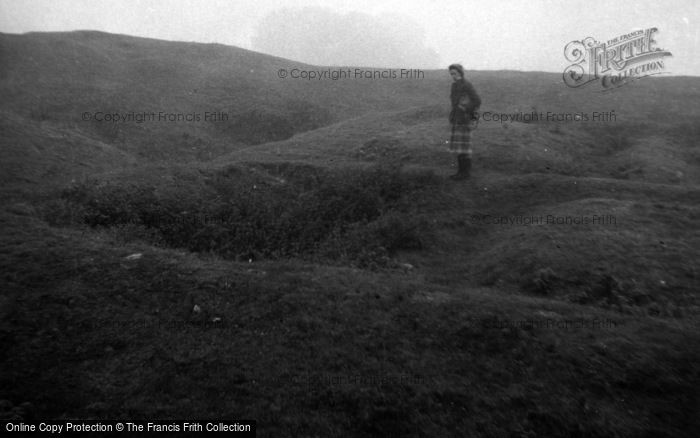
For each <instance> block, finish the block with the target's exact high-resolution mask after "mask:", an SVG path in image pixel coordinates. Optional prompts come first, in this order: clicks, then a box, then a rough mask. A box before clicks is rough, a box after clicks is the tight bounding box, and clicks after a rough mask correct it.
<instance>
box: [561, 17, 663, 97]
mask: <svg viewBox="0 0 700 438" xmlns="http://www.w3.org/2000/svg"><path fill="white" fill-rule="evenodd" d="M657 31H658V29H657V28H655V27H652V28H649V29H643V30H636V31H634V32H630V33H628V34H624V35H620V36H618V37H616V38H613V39H611V40H608V41H606V42H599V41H596V40H595V39H594V38H592V37H588V38H585V39H583V40H580V41H578V40H577V41H571V42H570V43H569V44H567V45H566V47H565V48H564V56H565V57H566V60H567V61H568V62H571V63H572V64H571V65H569V66H568V67H566V70H564V75H563V76H564V83H566V85H568V86H569V87H573V88H577V87H581V86H583V85H587V84H590V83H593V82H600V84H601V86H602V87H603V89H604V90H610V89H614V88H617V87H620V86H622V85H624V84H626V83H628V82H630V81H633V80H636V79H640V78H643V77H646V76H651V75H656V74H660V73H665V68H666V66H665V65H664V58H665V57H666V56H671V52H669V51H666V50H664V49H661V48H659V47H657V42H656V41H655V40H654V34H655V33H656V32H657Z"/></svg>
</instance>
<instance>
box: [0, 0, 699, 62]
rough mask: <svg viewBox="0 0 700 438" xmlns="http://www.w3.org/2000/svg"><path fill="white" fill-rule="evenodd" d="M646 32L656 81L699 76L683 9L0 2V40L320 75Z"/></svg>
mask: <svg viewBox="0 0 700 438" xmlns="http://www.w3.org/2000/svg"><path fill="white" fill-rule="evenodd" d="M648 27H657V28H658V29H659V32H658V33H657V34H656V38H655V39H656V42H657V46H658V47H660V48H663V49H665V50H668V51H670V52H672V53H673V57H672V58H666V71H668V72H670V73H672V74H677V75H699V74H700V56H697V54H698V53H699V52H700V50H698V49H700V3H699V2H696V1H694V0H641V1H635V2H623V1H619V0H614V1H599V0H586V1H577V2H569V1H558V0H527V1H510V0H508V1H503V0H501V1H470V0H441V1H425V0H422V1H417V0H416V1H413V0H388V1H379V0H352V1H334V0H321V1H316V0H296V1H293V2H292V1H287V2H284V1H277V0H255V1H253V0H249V1H236V0H233V1H225V0H107V1H104V0H22V1H15V0H0V32H4V33H24V32H29V31H67V30H84V29H90V30H101V31H105V32H113V33H121V34H128V35H136V36H144V37H151V38H159V39H166V40H176V41H198V42H217V43H222V44H228V45H234V46H238V47H243V48H246V49H252V50H257V51H261V52H265V53H270V54H274V55H278V56H282V57H286V58H291V59H294V60H298V61H304V62H309V63H313V64H321V65H349V64H351V65H361V66H367V67H392V68H445V67H446V66H447V65H448V64H450V63H453V62H461V63H462V64H463V65H464V66H465V67H466V68H467V69H475V70H499V69H511V70H525V71H531V70H539V71H550V72H561V71H563V69H564V68H565V67H566V66H567V65H568V64H569V63H568V62H566V60H565V59H564V55H563V50H564V46H565V45H566V44H567V43H568V42H569V41H572V40H578V39H582V38H585V37H588V36H591V37H594V38H595V39H597V40H599V41H606V40H608V39H612V38H614V37H616V36H618V35H621V34H625V33H629V32H631V31H633V30H636V29H644V28H648Z"/></svg>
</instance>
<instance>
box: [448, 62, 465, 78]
mask: <svg viewBox="0 0 700 438" xmlns="http://www.w3.org/2000/svg"><path fill="white" fill-rule="evenodd" d="M447 70H448V71H450V70H457V71H458V72H459V75H460V76H462V77H464V67H462V65H461V64H452V65H450V66H449V67H447Z"/></svg>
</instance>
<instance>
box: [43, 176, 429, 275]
mask: <svg viewBox="0 0 700 438" xmlns="http://www.w3.org/2000/svg"><path fill="white" fill-rule="evenodd" d="M438 180H439V179H438V178H437V177H435V175H433V174H432V173H415V172H414V173H408V172H402V171H401V169H400V167H397V166H386V165H381V166H377V167H374V168H371V169H366V170H361V171H357V170H343V171H328V170H320V169H315V170H312V171H309V172H305V173H304V174H302V175H299V174H297V175H296V176H295V177H294V178H293V179H292V181H291V182H289V183H286V184H279V183H276V184H273V182H271V181H275V179H274V178H270V180H269V181H268V180H265V179H263V180H262V181H261V178H260V175H258V174H255V173H251V172H246V171H241V170H240V169H236V168H229V169H225V170H223V171H220V172H218V173H216V174H214V175H213V176H212V177H211V178H210V179H209V181H208V183H209V188H210V189H211V190H210V191H208V192H205V193H196V194H195V193H182V192H174V191H171V192H157V191H156V189H155V188H154V187H149V186H145V185H133V184H132V185H120V184H113V183H112V184H105V183H97V182H93V181H89V182H84V183H81V184H77V185H73V186H71V187H69V188H68V189H66V190H64V191H63V192H62V195H61V200H60V201H59V202H58V203H56V205H55V206H54V207H53V208H54V209H56V208H58V209H59V210H61V211H64V210H65V211H66V213H62V215H56V216H57V217H62V216H65V215H66V214H69V213H68V212H70V214H79V215H80V216H81V222H83V223H86V224H88V225H89V226H92V227H107V228H111V227H119V228H120V229H122V230H126V231H122V232H121V233H120V235H124V232H127V233H128V234H129V235H130V236H131V237H132V238H138V239H147V240H152V241H154V242H157V243H162V244H166V245H169V246H172V247H178V248H186V249H188V250H191V251H197V252H213V253H216V254H219V255H220V256H222V257H226V258H232V259H234V258H238V257H242V256H245V257H247V256H248V255H249V254H256V255H258V256H260V257H265V258H280V257H314V258H318V257H321V258H324V259H331V260H343V261H349V262H357V264H359V265H361V266H364V267H367V266H370V265H372V264H375V265H377V266H387V263H388V262H387V260H388V256H389V255H391V254H393V253H395V252H396V251H398V250H416V249H421V248H423V246H424V244H425V237H424V235H425V232H426V231H427V228H428V226H427V223H425V222H422V221H420V220H418V219H417V216H416V213H417V208H416V206H415V205H414V203H413V202H412V199H413V197H415V196H417V194H418V192H420V191H421V190H425V189H426V188H430V186H431V185H433V184H435V183H436V182H437V181H438ZM185 190H186V189H185ZM127 224H128V225H131V227H130V228H129V227H127V228H124V225H127Z"/></svg>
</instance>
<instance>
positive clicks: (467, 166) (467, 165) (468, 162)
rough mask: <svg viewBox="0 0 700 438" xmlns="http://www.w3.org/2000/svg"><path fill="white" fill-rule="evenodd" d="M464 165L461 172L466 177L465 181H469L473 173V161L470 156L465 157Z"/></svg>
mask: <svg viewBox="0 0 700 438" xmlns="http://www.w3.org/2000/svg"><path fill="white" fill-rule="evenodd" d="M462 161H463V164H462V169H463V170H461V172H462V174H463V175H464V179H469V177H470V176H471V173H472V159H471V157H470V156H469V155H464V157H463V158H462Z"/></svg>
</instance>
